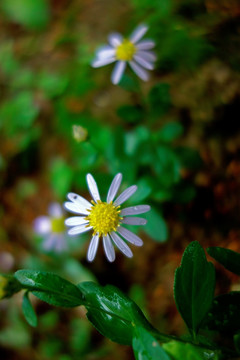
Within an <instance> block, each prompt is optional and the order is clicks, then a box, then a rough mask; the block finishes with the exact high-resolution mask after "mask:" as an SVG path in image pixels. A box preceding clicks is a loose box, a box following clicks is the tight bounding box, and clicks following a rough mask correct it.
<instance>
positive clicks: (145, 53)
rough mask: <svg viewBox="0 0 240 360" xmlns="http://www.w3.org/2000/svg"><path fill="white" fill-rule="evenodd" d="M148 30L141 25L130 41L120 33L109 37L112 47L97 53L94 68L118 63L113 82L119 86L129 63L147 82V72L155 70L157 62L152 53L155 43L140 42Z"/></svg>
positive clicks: (150, 41) (93, 63)
mask: <svg viewBox="0 0 240 360" xmlns="http://www.w3.org/2000/svg"><path fill="white" fill-rule="evenodd" d="M147 30H148V27H147V26H146V25H145V24H141V25H139V26H138V27H137V28H136V29H135V30H134V31H133V33H132V34H131V35H130V37H129V39H125V38H123V37H122V35H121V34H119V33H112V34H110V35H109V37H108V41H109V44H110V45H105V46H102V47H101V48H100V49H99V50H98V51H97V53H96V59H95V60H94V61H93V62H92V66H93V67H96V68H97V67H100V66H104V65H108V64H111V63H113V62H115V61H116V62H117V63H116V65H115V67H114V69H113V72H112V76H111V80H112V83H113V84H118V83H119V81H120V80H121V77H122V75H123V72H124V70H125V68H126V65H127V63H128V64H129V65H130V67H131V68H132V70H133V71H134V72H135V73H136V74H137V76H139V77H140V78H141V79H142V80H144V81H147V80H148V78H149V73H148V71H147V70H153V68H154V61H155V60H156V55H155V53H154V52H152V51H150V49H152V48H153V47H154V46H155V43H154V41H153V40H149V39H146V40H141V41H140V39H141V38H142V37H143V35H144V34H145V33H146V32H147ZM145 69H147V70H145Z"/></svg>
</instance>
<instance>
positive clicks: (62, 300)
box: [14, 270, 83, 307]
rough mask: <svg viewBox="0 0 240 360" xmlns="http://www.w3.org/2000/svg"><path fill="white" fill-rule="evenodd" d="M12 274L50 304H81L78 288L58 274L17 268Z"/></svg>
mask: <svg viewBox="0 0 240 360" xmlns="http://www.w3.org/2000/svg"><path fill="white" fill-rule="evenodd" d="M14 276H15V277H16V279H17V280H18V281H19V282H20V283H21V285H22V286H23V287H24V288H26V289H28V290H29V291H31V292H32V293H33V295H35V296H36V297H38V298H39V299H41V300H43V301H45V302H47V303H49V304H51V305H55V306H63V307H75V306H79V305H82V304H83V295H82V292H81V291H80V290H79V288H78V287H77V286H75V285H73V284H71V283H70V282H69V281H67V280H65V279H63V278H61V277H60V276H58V275H55V274H52V273H48V272H45V271H35V270H19V271H17V272H16V273H15V275H14Z"/></svg>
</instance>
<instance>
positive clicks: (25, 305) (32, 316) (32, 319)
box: [22, 291, 37, 327]
mask: <svg viewBox="0 0 240 360" xmlns="http://www.w3.org/2000/svg"><path fill="white" fill-rule="evenodd" d="M22 311H23V315H24V317H25V319H26V320H27V322H28V323H29V325H31V326H33V327H36V326H37V316H36V313H35V311H34V309H33V307H32V304H31V302H30V300H29V297H28V291H26V292H25V294H24V296H23V302H22Z"/></svg>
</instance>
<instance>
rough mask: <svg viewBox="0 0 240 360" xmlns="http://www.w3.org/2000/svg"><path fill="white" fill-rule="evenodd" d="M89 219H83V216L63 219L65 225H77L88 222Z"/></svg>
mask: <svg viewBox="0 0 240 360" xmlns="http://www.w3.org/2000/svg"><path fill="white" fill-rule="evenodd" d="M88 223H89V221H88V220H85V216H73V217H70V218H68V219H66V220H65V225H67V226H77V225H82V224H85V225H86V224H88Z"/></svg>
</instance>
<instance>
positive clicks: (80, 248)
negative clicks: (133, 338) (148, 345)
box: [0, 0, 240, 360]
mask: <svg viewBox="0 0 240 360" xmlns="http://www.w3.org/2000/svg"><path fill="white" fill-rule="evenodd" d="M239 17H240V5H239V1H238V0H231V1H227V0H161V1H160V0H157V1H154V2H151V1H149V0H130V1H126V0H120V1H110V0H102V1H97V0H91V1H88V0H34V1H32V0H2V1H1V2H0V25H1V33H0V187H1V190H0V197H1V205H0V219H1V221H0V224H1V225H0V245H1V246H0V271H1V272H9V271H14V270H16V269H18V268H23V267H25V268H26V267H27V268H37V269H41V270H50V271H54V272H56V273H59V274H60V275H62V276H64V277H65V278H68V279H70V280H71V281H75V282H76V283H78V282H80V281H83V280H96V281H99V282H100V283H101V284H106V283H112V284H114V285H116V286H119V287H120V288H121V289H122V290H123V291H125V292H126V293H128V294H129V295H130V296H131V297H132V298H133V299H134V300H135V301H136V302H137V303H138V304H139V305H140V306H141V307H142V309H143V310H144V311H145V313H146V315H147V316H148V317H149V318H150V319H151V322H152V323H153V324H154V325H155V326H157V327H158V328H159V329H160V330H162V331H167V332H172V333H175V334H182V333H183V332H184V331H185V328H184V325H183V323H182V321H181V320H180V317H179V315H178V314H177V310H176V308H175V305H174V301H173V296H172V284H173V275H174V269H175V268H176V267H177V266H178V264H179V261H180V258H181V254H182V250H183V248H184V247H185V246H186V245H187V244H188V243H189V242H190V241H192V240H198V241H200V242H201V243H202V244H203V246H205V245H213V246H214V245H218V246H226V247H230V248H232V249H233V250H236V251H239V250H240V242H239V239H240V231H239V217H240V211H239V210H240V200H239V199H240V186H239V185H240V180H239V179H240V131H239V129H240V125H239V117H240V110H239V109H240V106H239V105H240V104H239V100H240V75H239V72H240V53H239V47H240V25H239V24H240V22H239ZM142 22H145V23H147V24H148V25H149V32H148V33H147V37H149V38H152V39H154V41H155V42H156V48H155V51H156V53H157V57H158V60H157V64H156V69H155V71H153V73H152V76H151V79H150V81H149V82H147V83H143V82H141V81H140V80H139V79H137V77H136V76H135V74H134V73H132V72H131V70H128V71H127V72H126V74H125V75H124V76H123V78H122V80H121V82H120V85H119V86H114V85H112V84H111V82H110V72H111V65H109V66H106V67H104V68H100V69H93V68H91V66H90V63H91V60H92V59H93V57H94V52H95V49H96V48H97V47H98V46H99V45H101V44H104V43H105V42H106V39H107V35H108V33H110V32H112V31H119V32H121V33H123V34H125V35H128V34H129V33H130V32H131V31H132V30H133V29H134V28H135V27H136V25H137V24H139V23H142ZM88 172H91V173H92V174H93V175H94V176H95V178H96V180H97V182H98V184H99V189H100V192H101V194H103V195H105V194H106V193H107V190H108V187H109V185H110V182H111V179H112V178H113V176H114V175H115V174H116V173H117V172H122V173H123V180H124V181H123V186H122V188H125V187H126V186H130V185H132V184H137V185H138V188H139V189H138V192H137V193H136V194H135V195H134V196H133V197H132V198H131V201H129V204H132V205H134V204H137V203H146V204H150V205H151V206H152V211H151V212H150V213H149V214H148V215H147V216H146V217H147V219H148V224H147V225H146V227H145V229H144V232H142V234H141V236H142V237H143V239H144V242H145V244H144V247H143V248H140V249H138V248H135V249H134V251H135V252H134V254H135V256H134V258H133V259H131V260H128V259H125V258H123V256H121V255H120V254H118V257H117V260H116V262H115V263H114V264H109V263H107V262H106V260H105V259H104V257H103V256H102V254H101V253H99V254H98V256H97V259H96V261H95V262H94V263H93V264H88V263H87V262H86V260H85V256H86V250H87V245H88V236H81V237H79V238H72V239H71V241H69V243H68V250H67V251H66V252H65V253H62V254H56V253H54V252H50V253H49V252H46V251H44V250H43V249H42V246H41V244H42V239H41V238H39V237H37V236H36V235H35V234H34V233H33V230H32V223H33V220H34V219H35V218H36V217H37V216H39V215H44V214H46V213H47V208H48V205H49V204H50V202H52V201H58V202H60V203H62V202H63V201H64V200H65V197H66V193H67V192H68V191H75V192H77V193H79V194H82V195H83V196H86V197H89V195H88V194H87V187H86V182H85V175H86V174H87V173H88ZM132 230H133V231H136V230H134V229H132ZM218 271H219V274H220V275H221V276H222V277H223V280H224V281H222V282H221V285H219V291H221V290H223V291H224V290H227V289H229V288H230V289H231V288H233V287H234V289H236V288H238V287H240V286H239V284H238V283H237V280H236V278H234V277H233V275H231V274H230V275H229V274H226V273H224V272H223V270H222V269H218ZM16 299H17V304H18V306H19V307H20V306H21V304H20V298H18V295H16V297H15V298H14V299H13V300H11V301H9V302H5V301H3V302H1V304H0V311H1V317H0V326H1V332H0V345H1V348H0V351H1V356H2V357H5V358H7V359H18V360H25V359H32V360H35V359H36V360H37V359H46V360H47V359H58V360H70V359H79V357H81V358H82V359H85V358H86V359H98V358H101V359H108V358H114V359H118V358H119V359H120V358H122V357H124V358H126V359H128V358H129V359H132V358H133V354H132V352H131V350H130V349H129V348H128V347H124V346H121V347H120V346H118V345H116V344H114V343H111V342H110V341H109V340H107V339H103V338H102V337H101V335H99V334H97V333H96V332H95V331H94V330H93V329H92V327H91V326H90V324H89V323H88V322H87V320H86V319H85V314H84V310H83V309H81V308H80V309H75V310H71V311H66V310H62V309H52V308H51V309H50V308H49V306H47V305H46V304H43V303H41V302H38V301H37V300H36V299H34V302H35V306H36V310H37V313H38V315H39V324H38V327H37V328H35V329H34V330H32V328H30V326H29V325H27V324H26V323H25V321H24V320H23V316H22V314H21V311H20V310H19V309H18V308H16V306H15V304H16ZM191 351H193V350H191Z"/></svg>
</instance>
